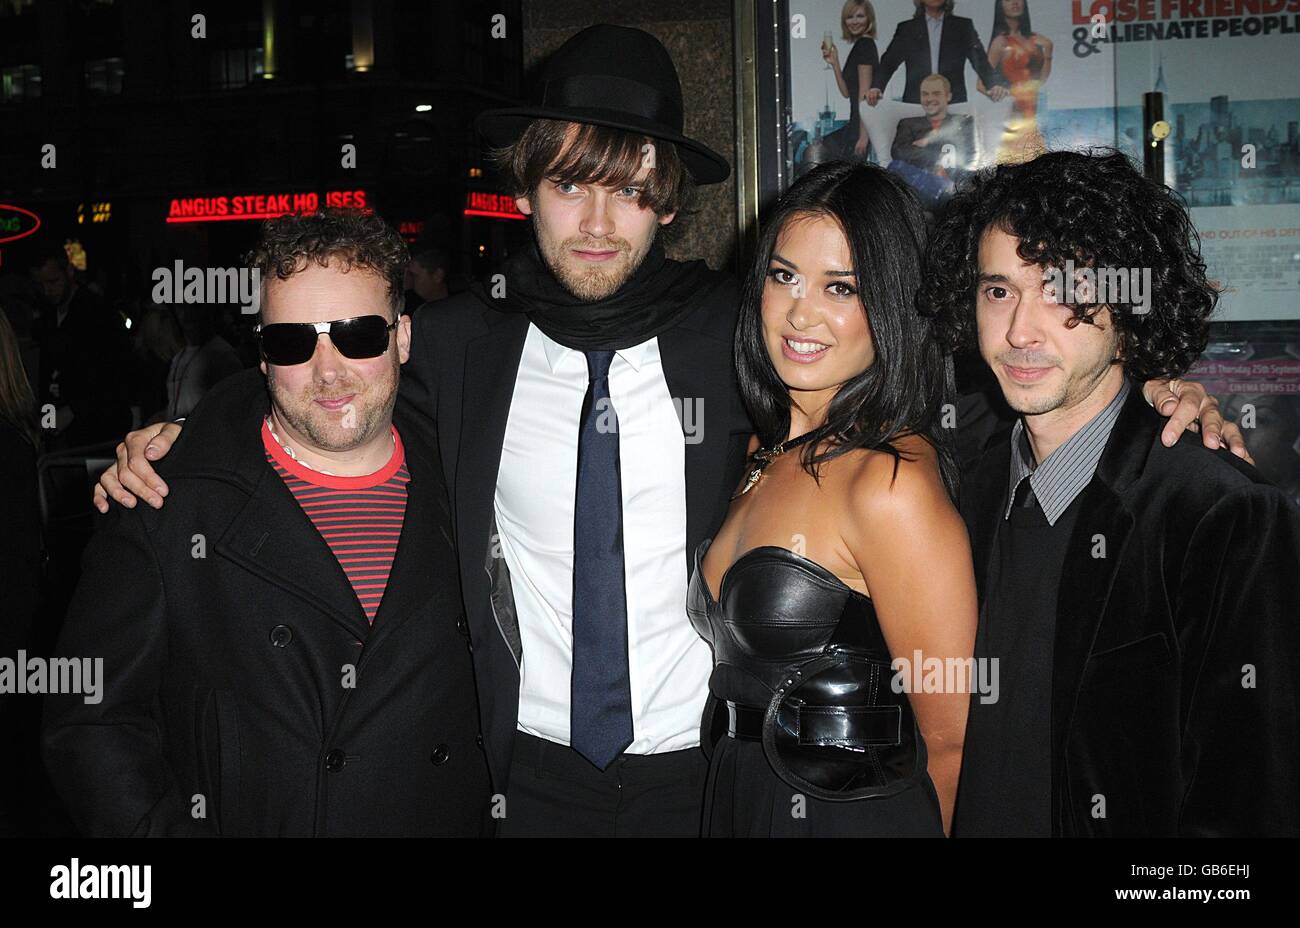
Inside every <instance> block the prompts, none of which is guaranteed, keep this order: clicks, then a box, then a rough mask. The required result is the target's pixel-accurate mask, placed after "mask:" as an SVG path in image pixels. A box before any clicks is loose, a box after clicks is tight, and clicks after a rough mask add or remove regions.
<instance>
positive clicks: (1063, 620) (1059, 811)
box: [1052, 384, 1154, 834]
mask: <svg viewBox="0 0 1300 928" xmlns="http://www.w3.org/2000/svg"><path fill="white" fill-rule="evenodd" d="M1152 415H1154V414H1153V413H1152V412H1151V410H1149V409H1148V408H1147V406H1146V401H1145V400H1143V399H1142V392H1141V390H1140V389H1139V388H1138V386H1137V385H1136V384H1134V385H1133V386H1132V388H1131V390H1130V392H1129V396H1128V399H1127V400H1126V401H1125V403H1124V408H1123V409H1122V410H1121V411H1120V415H1119V418H1118V419H1117V420H1116V422H1115V426H1114V428H1113V429H1112V430H1111V434H1110V438H1109V439H1108V440H1107V442H1106V450H1105V451H1104V452H1103V453H1102V457H1101V461H1100V462H1098V464H1097V473H1096V474H1095V475H1094V476H1093V478H1092V482H1091V483H1089V484H1088V486H1087V487H1085V488H1084V490H1083V493H1082V494H1081V495H1080V498H1079V515H1078V520H1077V521H1076V522H1075V526H1074V531H1073V533H1072V534H1071V536H1070V543H1069V545H1068V546H1067V548H1066V553H1065V561H1064V563H1063V564H1062V566H1061V579H1060V585H1059V588H1058V593H1057V601H1056V639H1055V645H1054V648H1055V650H1054V652H1053V655H1052V765H1053V766H1052V810H1053V818H1054V819H1055V821H1054V822H1053V833H1055V834H1065V833H1066V831H1065V828H1064V824H1065V819H1066V818H1068V816H1065V815H1064V814H1063V812H1064V810H1063V804H1062V796H1061V786H1062V784H1064V783H1065V773H1066V771H1065V749H1066V744H1067V742H1068V740H1069V735H1070V728H1071V725H1072V723H1073V720H1074V710H1075V706H1076V705H1077V703H1078V696H1079V686H1080V684H1081V683H1082V681H1083V672H1084V669H1085V667H1086V665H1087V663H1088V655H1089V654H1090V653H1092V649H1093V643H1094V642H1095V641H1096V638H1097V630H1098V628H1100V626H1101V622H1102V618H1103V617H1104V616H1105V614H1106V606H1107V603H1108V602H1109V601H1110V594H1111V589H1112V587H1113V586H1114V583H1115V575H1116V572H1117V571H1118V569H1119V565H1120V562H1121V559H1122V558H1123V556H1124V548H1125V545H1126V544H1127V542H1128V539H1129V536H1130V534H1131V533H1132V531H1133V525H1134V518H1133V513H1132V512H1131V511H1130V510H1129V509H1128V507H1127V506H1126V505H1125V504H1124V501H1123V499H1122V494H1123V493H1124V491H1125V490H1126V489H1127V488H1128V486H1129V485H1130V484H1132V483H1133V481H1134V480H1136V479H1137V477H1138V475H1139V474H1141V472H1142V468H1143V467H1144V466H1145V465H1146V459H1147V455H1148V454H1149V453H1150V450H1151V442H1152V439H1153V437H1154V433H1153V432H1152V430H1151V426H1152V420H1151V416H1152ZM1103 543H1104V555H1105V556H1104V557H1103V556H1099V555H1101V554H1102V552H1103V548H1102V545H1103Z"/></svg>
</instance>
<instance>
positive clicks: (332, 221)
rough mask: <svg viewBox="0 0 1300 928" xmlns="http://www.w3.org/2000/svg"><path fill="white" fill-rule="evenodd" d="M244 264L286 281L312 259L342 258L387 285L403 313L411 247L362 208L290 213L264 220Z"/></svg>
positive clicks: (391, 301)
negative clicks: (258, 236) (258, 235)
mask: <svg viewBox="0 0 1300 928" xmlns="http://www.w3.org/2000/svg"><path fill="white" fill-rule="evenodd" d="M244 261H245V264H246V265H247V266H248V267H251V268H257V270H258V271H259V272H260V273H261V275H262V279H263V280H270V279H271V277H272V275H274V276H275V277H277V278H278V279H280V280H288V279H289V278H290V277H292V276H293V275H294V274H296V273H298V272H299V271H301V270H303V269H304V268H306V266H307V263H308V262H311V261H314V262H315V263H316V264H319V265H320V266H321V267H328V266H329V265H330V263H331V262H334V261H337V262H339V263H340V264H341V265H342V267H343V269H344V270H347V271H350V270H352V269H353V268H362V269H365V270H367V271H369V272H370V273H372V274H375V275H376V276H377V277H379V278H380V279H382V280H383V281H384V282H385V283H386V284H387V285H388V302H389V304H390V305H391V306H392V308H393V312H394V314H397V313H400V312H401V310H402V306H403V301H404V298H405V294H406V288H405V279H406V265H407V264H408V262H409V261H410V252H409V250H408V249H407V247H406V242H405V241H403V239H402V237H401V236H400V235H398V234H397V231H396V230H395V229H394V228H393V227H392V226H390V225H389V224H388V223H387V222H385V221H384V220H383V219H381V218H380V217H379V216H378V215H377V214H376V213H373V212H370V211H369V210H363V209H343V208H338V209H323V210H319V211H317V212H314V213H290V214H287V215H284V216H276V217H275V218H274V219H268V220H266V221H265V222H263V223H262V234H261V237H260V238H259V239H258V241H257V244H256V245H255V246H254V247H253V250H252V251H250V252H249V253H248V256H247V257H246V258H245V259H244Z"/></svg>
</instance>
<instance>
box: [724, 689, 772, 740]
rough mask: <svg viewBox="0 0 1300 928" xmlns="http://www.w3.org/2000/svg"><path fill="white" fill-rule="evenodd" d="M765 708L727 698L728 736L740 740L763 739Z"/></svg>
mask: <svg viewBox="0 0 1300 928" xmlns="http://www.w3.org/2000/svg"><path fill="white" fill-rule="evenodd" d="M766 712H767V710H765V709H755V708H754V707H753V706H741V705H737V704H736V703H734V702H732V701H731V700H730V699H728V700H727V736H728V737H730V738H735V739H737V740H738V741H762V740H763V716H764V715H765V714H766Z"/></svg>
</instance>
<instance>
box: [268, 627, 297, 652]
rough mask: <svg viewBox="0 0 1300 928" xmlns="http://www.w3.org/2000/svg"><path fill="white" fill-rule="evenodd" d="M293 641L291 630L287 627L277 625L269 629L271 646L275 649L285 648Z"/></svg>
mask: <svg viewBox="0 0 1300 928" xmlns="http://www.w3.org/2000/svg"><path fill="white" fill-rule="evenodd" d="M290 641H293V629H292V628H290V627H289V626H288V625H277V626H276V627H275V628H273V629H271V644H273V645H275V646H276V647H277V648H287V647H288V646H289V642H290Z"/></svg>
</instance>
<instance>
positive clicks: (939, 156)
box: [788, 0, 1300, 321]
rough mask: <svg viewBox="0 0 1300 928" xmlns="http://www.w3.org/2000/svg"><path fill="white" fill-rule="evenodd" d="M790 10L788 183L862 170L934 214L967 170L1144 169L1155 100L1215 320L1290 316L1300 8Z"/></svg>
mask: <svg viewBox="0 0 1300 928" xmlns="http://www.w3.org/2000/svg"><path fill="white" fill-rule="evenodd" d="M791 10H792V15H791V39H790V43H789V44H790V59H791V60H790V76H791V99H790V105H789V111H790V115H791V119H790V123H789V126H788V142H789V145H788V152H789V158H790V165H789V167H790V176H795V177H797V176H798V175H799V174H800V173H802V172H804V171H806V170H807V169H808V168H809V167H810V166H811V165H813V164H816V163H817V162H819V161H824V160H834V159H843V158H850V159H852V158H860V159H864V160H870V161H873V162H875V163H877V164H880V165H882V166H885V167H888V168H889V169H890V170H892V171H896V172H897V173H899V174H900V175H901V176H902V177H904V178H905V179H906V180H907V181H908V183H909V184H911V186H912V187H913V189H914V190H916V192H917V194H918V196H919V197H920V198H921V200H922V202H923V203H924V204H925V205H926V206H927V207H929V208H931V209H934V208H938V207H939V206H941V205H942V203H943V202H944V200H945V199H946V198H947V197H948V196H950V195H951V193H952V191H953V190H954V189H955V187H956V185H957V184H960V183H961V180H962V178H963V177H964V176H965V175H966V174H967V173H968V172H970V171H971V170H975V169H977V168H979V167H982V166H985V165H988V164H992V163H996V162H1005V161H1015V160H1022V159H1025V158H1028V157H1032V156H1033V155H1034V154H1036V153H1037V152H1039V151H1042V150H1045V149H1060V148H1084V147H1089V146H1096V145H1104V146H1112V147H1115V148H1118V149H1119V150H1121V151H1123V152H1125V153H1126V154H1128V155H1129V156H1130V157H1132V158H1134V159H1135V160H1137V161H1139V162H1140V161H1141V158H1142V146H1143V144H1144V135H1145V133H1144V130H1143V125H1142V99H1143V94H1145V93H1148V92H1151V91H1159V92H1160V93H1162V94H1163V95H1164V104H1165V106H1164V115H1165V121H1166V122H1167V123H1168V127H1169V134H1168V136H1167V138H1166V140H1165V164H1166V172H1165V173H1166V181H1167V182H1168V183H1169V184H1170V185H1171V186H1172V187H1174V189H1176V190H1178V192H1179V193H1180V194H1182V195H1183V196H1184V197H1185V198H1186V200H1187V202H1188V204H1189V206H1190V207H1191V208H1192V217H1193V219H1194V221H1195V222H1196V224H1197V227H1198V228H1199V229H1200V230H1201V233H1202V237H1203V248H1204V253H1205V256H1206V259H1207V262H1208V263H1209V265H1210V270H1211V274H1212V276H1214V277H1215V279H1216V280H1218V281H1219V282H1220V283H1221V284H1222V286H1223V288H1224V298H1223V301H1222V304H1221V308H1220V314H1219V319H1220V320H1221V321H1245V320H1284V319H1295V318H1297V317H1298V316H1300V0H979V2H975V0H955V2H954V0H876V2H871V0H862V2H858V0H849V2H843V0H818V2H809V3H804V4H800V5H799V11H798V12H794V8H793V7H791ZM927 10H928V12H929V14H930V15H927ZM938 12H941V13H942V15H941V16H936V15H933V14H935V13H938ZM932 38H934V39H937V41H932ZM1175 50H1176V52H1177V53H1176V54H1174V53H1173V52H1174V51H1175Z"/></svg>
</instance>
